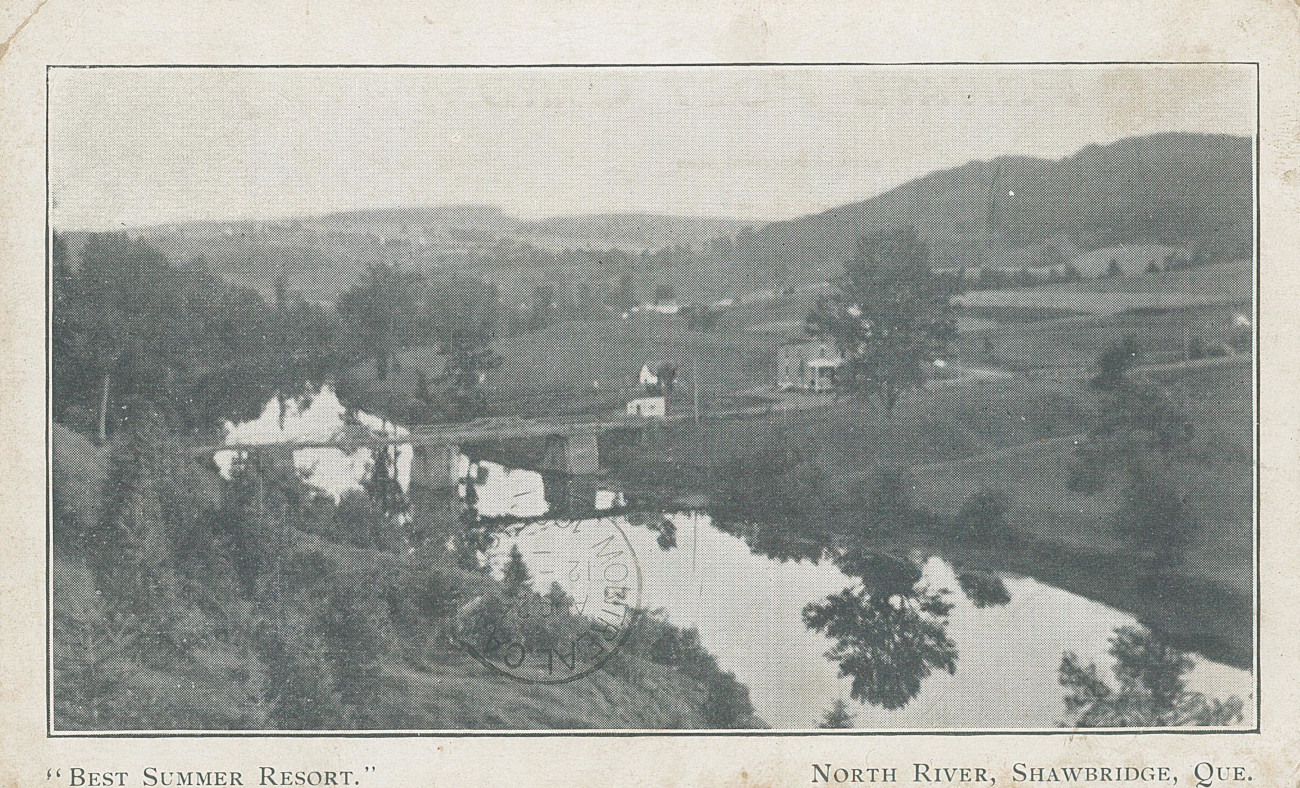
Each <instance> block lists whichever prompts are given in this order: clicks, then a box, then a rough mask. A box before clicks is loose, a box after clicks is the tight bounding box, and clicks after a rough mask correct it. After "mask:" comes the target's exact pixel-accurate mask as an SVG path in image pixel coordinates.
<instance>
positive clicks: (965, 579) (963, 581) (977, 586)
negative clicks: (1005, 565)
mask: <svg viewBox="0 0 1300 788" xmlns="http://www.w3.org/2000/svg"><path fill="white" fill-rule="evenodd" d="M957 583H958V585H960V586H961V592H962V593H963V594H964V595H965V596H966V598H967V599H969V600H970V601H971V604H973V605H974V606H975V607H977V608H980V609H983V608H986V607H1002V606H1003V605H1006V604H1009V603H1010V602H1011V592H1009V591H1007V584H1006V583H1004V582H1002V578H1001V577H998V576H997V575H995V574H993V573H992V572H962V573H960V574H958V575H957Z"/></svg>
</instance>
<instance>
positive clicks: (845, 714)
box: [817, 698, 853, 728]
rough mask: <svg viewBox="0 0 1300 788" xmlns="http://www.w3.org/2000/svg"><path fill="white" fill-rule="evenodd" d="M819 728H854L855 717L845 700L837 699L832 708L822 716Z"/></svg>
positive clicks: (818, 724)
mask: <svg viewBox="0 0 1300 788" xmlns="http://www.w3.org/2000/svg"><path fill="white" fill-rule="evenodd" d="M817 727H818V728H852V727H853V715H852V714H850V713H849V704H847V703H845V702H844V699H843V698H836V699H835V702H834V703H832V704H831V707H830V708H829V709H827V710H826V712H825V713H824V714H822V721H821V722H819V723H817Z"/></svg>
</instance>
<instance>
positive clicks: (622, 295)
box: [606, 272, 636, 312]
mask: <svg viewBox="0 0 1300 788" xmlns="http://www.w3.org/2000/svg"><path fill="white" fill-rule="evenodd" d="M606 302H607V303H608V304H609V305H610V306H612V307H613V308H614V309H617V310H618V311H620V312H626V311H628V310H629V309H631V308H632V307H634V306H636V285H635V283H634V281H633V279H632V274H631V273H630V272H624V273H622V274H620V275H619V277H618V285H617V287H616V288H615V289H614V292H612V293H610V294H609V296H608V297H607V299H606Z"/></svg>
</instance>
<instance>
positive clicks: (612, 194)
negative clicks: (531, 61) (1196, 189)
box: [49, 65, 1255, 230]
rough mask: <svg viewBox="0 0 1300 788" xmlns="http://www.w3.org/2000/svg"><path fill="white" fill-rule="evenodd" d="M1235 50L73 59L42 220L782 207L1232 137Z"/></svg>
mask: <svg viewBox="0 0 1300 788" xmlns="http://www.w3.org/2000/svg"><path fill="white" fill-rule="evenodd" d="M1254 80H1255V71H1254V68H1253V67H1252V66H1172V65H1169V66H1150V65H1146V66H1079V65H1071V66H969V65H967V66H750V67H709V68H702V67H659V68H645V67H641V68H638V67H619V68H529V69H523V68H505V69H465V68H435V69H410V68H389V69H383V68H380V69H329V68H302V69H298V68H291V69H212V68H202V69H173V68H164V69H141V68H120V69H72V68H62V69H59V68H56V69H53V70H51V72H50V106H49V133H50V193H51V213H50V216H51V224H52V225H53V226H54V227H55V228H56V229H59V230H95V229H98V230H105V229H114V228H122V227H140V226H148V225H153V224H161V223H167V222H178V221H192V220H205V219H206V220H240V219H276V218H289V217H294V216H310V215H321V214H325V213H329V212H333V211H339V210H353V209H361V208H383V207H395V206H415V205H459V204H477V205H483V204H492V205H498V206H500V207H501V208H503V209H504V210H505V211H506V212H507V213H510V214H513V215H516V216H519V217H521V218H524V219H536V218H543V217H548V216H564V215H577V214H584V213H617V212H644V213H656V214H676V215H689V216H709V217H717V218H736V219H745V220H753V221H768V220H778V219H788V218H793V217H796V216H802V215H805V214H808V213H814V212H817V211H822V210H825V209H827V208H831V207H834V206H837V205H843V204H846V203H850V202H856V201H859V200H864V199H867V198H869V197H872V196H874V195H876V194H879V193H881V192H883V191H887V190H888V189H890V188H893V187H895V186H898V185H900V184H902V183H905V182H907V181H909V180H911V179H913V178H916V177H919V176H922V175H925V174H927V173H929V172H933V171H935V170H939V169H944V168H948V167H955V166H960V165H961V164H964V163H966V162H968V161H972V160H977V159H982V160H986V159H992V158H994V157H997V156H1001V155H1024V156H1036V157H1042V158H1052V159H1058V158H1061V157H1064V156H1067V155H1070V154H1072V153H1074V152H1076V151H1078V150H1079V149H1081V148H1083V147H1084V146H1086V145H1089V144H1094V143H1095V144H1105V143H1109V142H1113V141H1115V140H1117V139H1121V138H1124V137H1129V136H1135V135H1142V134H1151V133H1156V132H1164V131H1186V132H1203V133H1225V134H1237V135H1243V136H1251V135H1253V134H1254V129H1255V82H1254Z"/></svg>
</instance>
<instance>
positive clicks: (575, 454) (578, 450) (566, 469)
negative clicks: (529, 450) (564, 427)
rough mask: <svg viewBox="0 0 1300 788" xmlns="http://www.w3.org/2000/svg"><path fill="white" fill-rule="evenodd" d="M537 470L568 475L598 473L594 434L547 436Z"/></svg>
mask: <svg viewBox="0 0 1300 788" xmlns="http://www.w3.org/2000/svg"><path fill="white" fill-rule="evenodd" d="M538 470H539V471H548V472H551V473H563V474H567V475H569V476H583V475H586V474H596V473H600V447H599V444H598V441H597V440H596V434H595V433H594V432H589V433H579V434H577V435H550V436H548V437H547V438H546V450H545V451H544V452H543V453H542V462H541V464H540V465H539V467H538Z"/></svg>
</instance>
